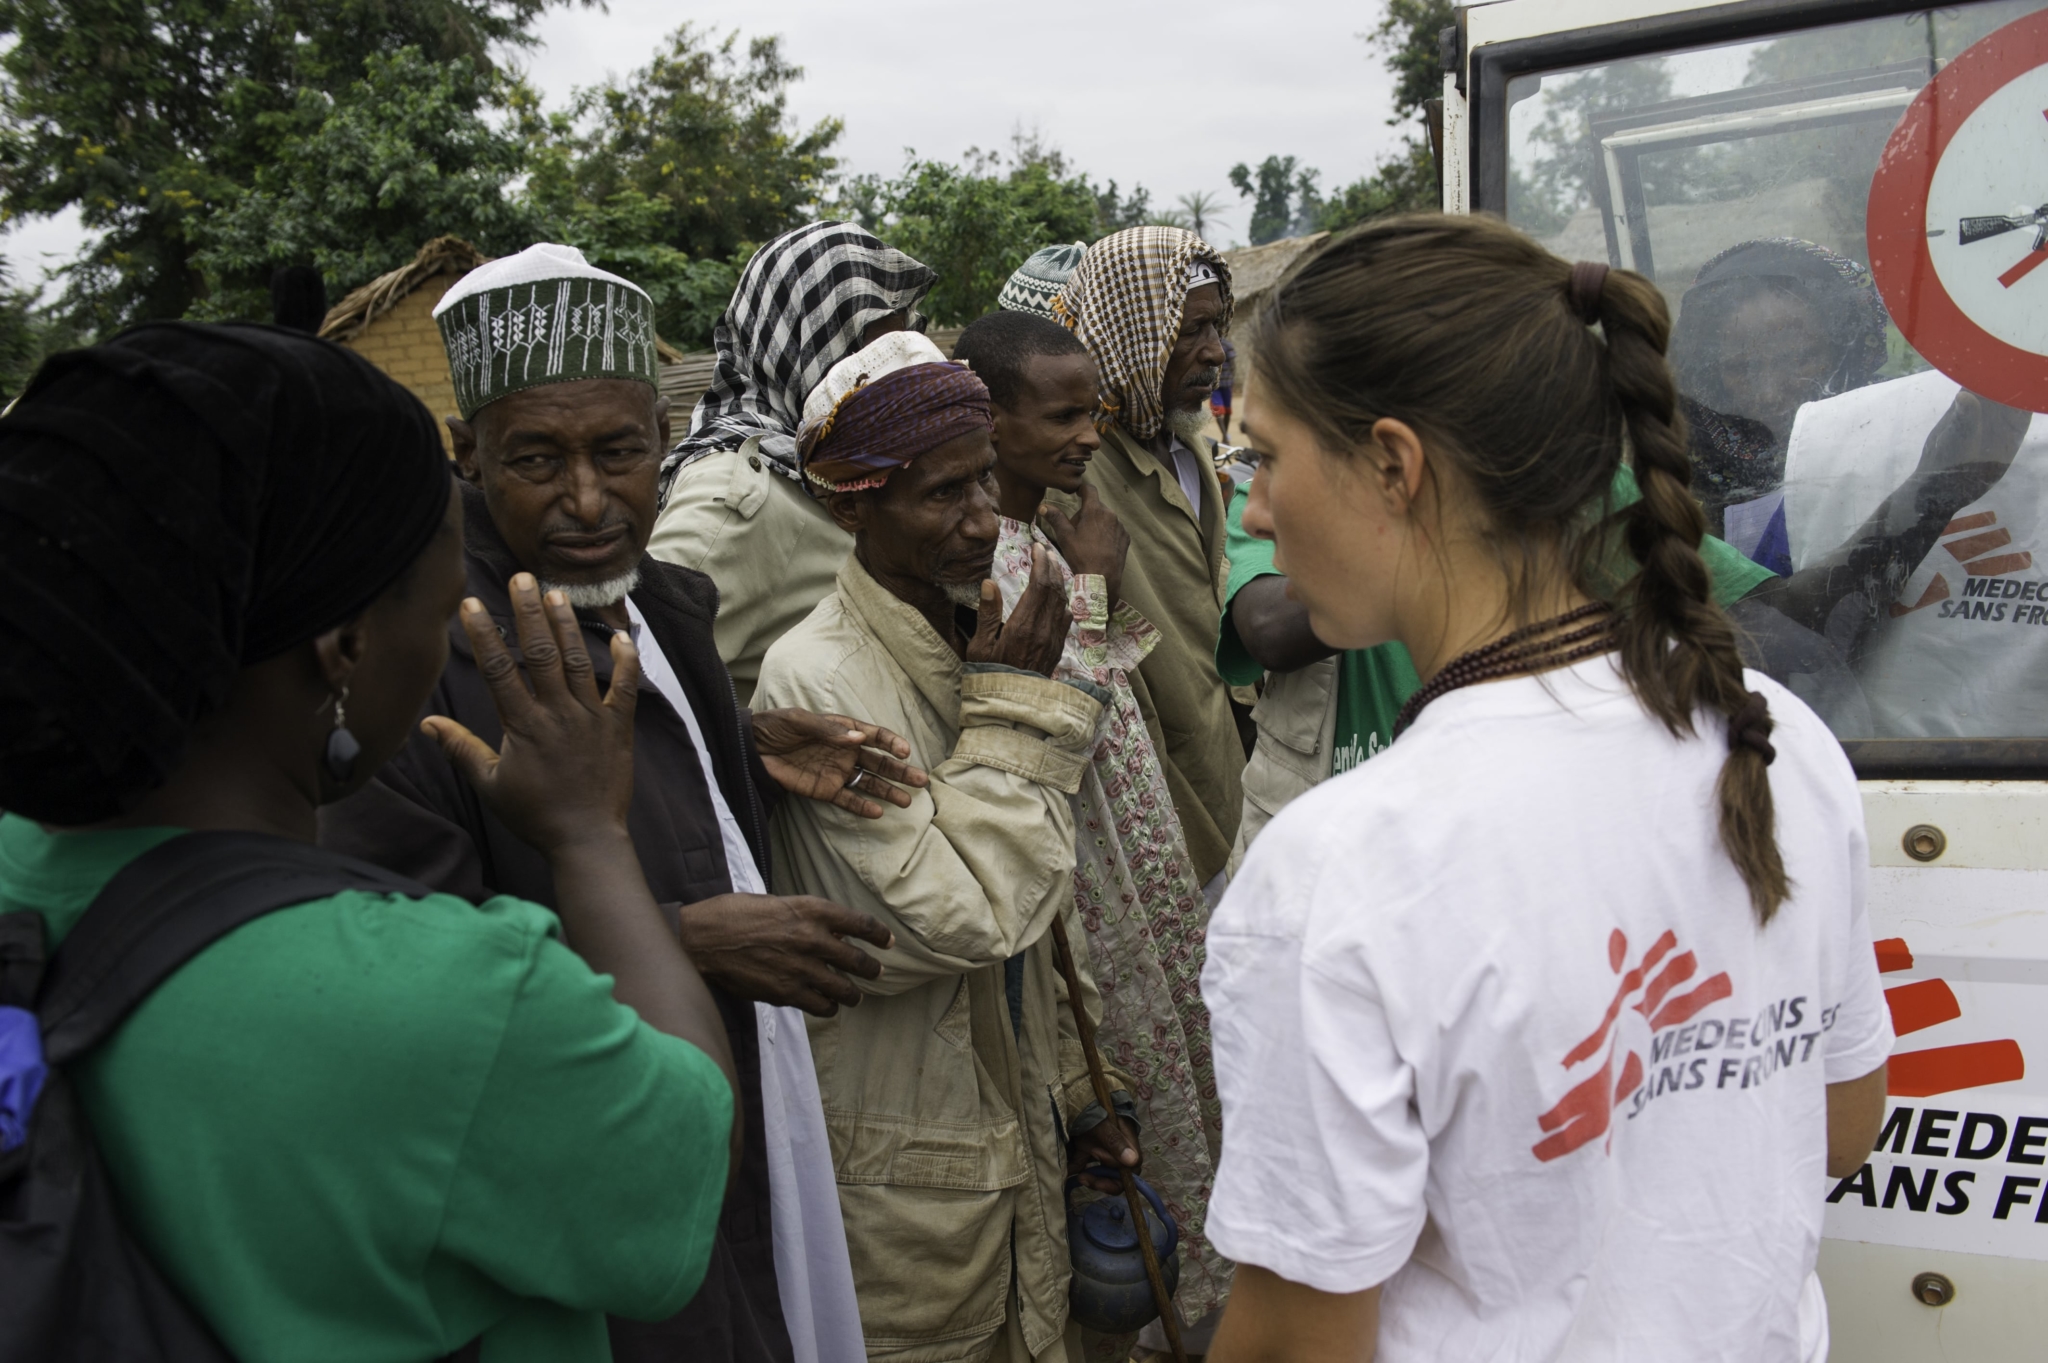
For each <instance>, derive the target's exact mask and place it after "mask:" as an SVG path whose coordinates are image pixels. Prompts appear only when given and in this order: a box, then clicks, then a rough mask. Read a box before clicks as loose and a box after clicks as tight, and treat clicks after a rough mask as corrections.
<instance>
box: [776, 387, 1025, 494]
mask: <svg viewBox="0 0 2048 1363" xmlns="http://www.w3.org/2000/svg"><path fill="white" fill-rule="evenodd" d="M994 425H995V411H994V409H993V408H992V407H991V406H990V405H989V397H988V387H987V385H985V384H983V383H982V381H981V380H980V379H979V378H976V377H975V374H974V371H973V370H971V369H969V368H968V367H967V366H966V365H964V364H954V363H952V362H951V361H947V362H945V363H942V364H914V365H910V366H908V367H907V368H903V369H897V370H894V371H892V372H890V373H887V374H884V375H882V377H880V378H878V379H876V380H874V381H873V382H872V383H862V384H859V385H857V386H855V387H854V388H852V389H851V390H849V391H848V392H847V393H846V395H845V396H844V397H842V398H840V399H839V401H838V402H837V403H835V404H833V406H832V409H831V410H830V411H829V412H828V413H826V415H825V417H824V418H823V420H821V421H818V422H816V423H814V424H812V425H809V426H806V427H805V428H804V435H803V440H802V446H803V461H804V462H803V470H804V475H805V476H806V477H808V478H809V479H810V480H811V482H812V483H813V484H814V485H816V486H817V487H819V488H821V489H823V490H825V491H828V492H859V491H862V490H863V489H866V488H871V487H880V486H882V484H884V483H886V482H888V481H889V475H890V474H892V473H894V472H895V471H896V470H897V469H900V468H902V467H903V466H904V465H906V464H908V463H910V461H911V460H913V459H915V458H917V456H919V455H920V454H924V453H925V452H927V451H929V450H934V449H937V448H938V447H939V446H941V445H943V444H945V443H946V442H947V441H948V440H953V439H956V438H957V437H959V436H963V435H971V434H972V433H974V432H975V431H986V430H990V429H992V428H993V427H994Z"/></svg>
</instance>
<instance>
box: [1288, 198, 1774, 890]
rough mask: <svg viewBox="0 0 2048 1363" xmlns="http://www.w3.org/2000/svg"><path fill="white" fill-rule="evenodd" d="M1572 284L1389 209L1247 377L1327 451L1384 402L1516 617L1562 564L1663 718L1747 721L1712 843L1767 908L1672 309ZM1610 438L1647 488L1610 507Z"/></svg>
mask: <svg viewBox="0 0 2048 1363" xmlns="http://www.w3.org/2000/svg"><path fill="white" fill-rule="evenodd" d="M1582 273H1583V272H1582ZM1580 292H1581V294H1582V295H1583V296H1582V297H1581V298H1580V299H1578V300H1577V302H1576V304H1575V300H1574V298H1573V296H1572V295H1573V269H1572V266H1570V265H1569V264H1567V263H1566V262H1564V261H1562V260H1560V259H1558V258H1557V257H1556V256H1554V255H1552V254H1551V253H1550V252H1548V251H1546V250H1544V249H1543V248H1542V247H1541V246H1539V245H1537V244H1536V243H1535V242H1533V241H1531V240H1530V239H1529V238H1528V237H1526V236H1524V235H1522V234H1521V233H1520V232H1518V231H1516V230H1515V229H1514V228H1512V227H1509V226H1508V225H1507V224H1506V223H1504V222H1501V221H1499V220H1498V219H1494V218H1487V217H1448V216H1444V215H1441V214H1418V215H1414V216H1404V217H1397V218H1384V219H1380V220H1377V221H1375V222H1371V223H1367V224H1365V225H1364V226H1362V227H1359V228H1357V229H1354V230H1353V231H1352V232H1350V233H1347V234H1346V235H1344V236H1342V237H1339V238H1337V239H1335V240H1333V241H1332V242H1330V243H1329V244H1328V245H1327V246H1325V247H1324V248H1323V249H1322V250H1321V251H1319V252H1317V253H1316V254H1315V255H1313V256H1311V257H1309V258H1308V259H1306V260H1305V261H1303V262H1302V263H1301V264H1299V265H1297V266H1296V267H1295V268H1294V270H1293V271H1292V272H1291V273H1290V274H1289V275H1288V277H1287V278H1286V279H1285V280H1283V281H1282V282H1281V284H1280V286H1279V288H1278V289H1276V290H1275V292H1274V295H1273V298H1272V299H1271V301H1269V302H1268V303H1267V304H1266V306H1265V308H1264V309H1263V310H1262V311H1261V313H1260V315H1259V316H1258V318H1257V319H1256V320H1255V322H1254V323H1253V327H1252V344H1251V346H1250V347H1248V348H1249V349H1251V350H1252V351H1253V352H1254V353H1255V354H1256V356H1257V366H1258V377H1259V384H1260V386H1261V388H1262V389H1263V390H1264V391H1265V392H1266V393H1267V394H1268V395H1269V397H1270V398H1271V399H1272V400H1273V401H1275V402H1276V403H1277V404H1278V405H1279V406H1281V407H1283V408H1285V409H1286V410H1288V412H1289V413H1290V414H1291V415H1292V416H1294V417H1295V419H1297V420H1300V421H1302V422H1303V423H1304V424H1306V425H1307V426H1308V427H1309V428H1310V429H1311V430H1313V431H1314V432H1315V433H1316V435H1317V437H1318V438H1319V439H1320V441H1321V442H1322V444H1323V445H1324V446H1325V447H1326V448H1328V449H1331V450H1348V449H1355V448H1358V447H1359V446H1360V445H1362V444H1363V443H1364V442H1365V441H1366V440H1367V439H1368V438H1369V432H1370V431H1371V429H1372V425H1373V423H1374V422H1375V421H1377V420H1379V419H1380V418H1382V417H1395V418H1398V419H1400V420H1402V421H1404V422H1406V423H1408V424H1409V425H1410V426H1412V427H1413V428H1414V429H1415V430H1416V432H1417V433H1418V434H1419V435H1420V436H1421V437H1422V439H1423V440H1424V442H1425V444H1426V445H1427V446H1428V447H1429V449H1430V451H1431V453H1432V455H1434V456H1435V457H1436V458H1437V459H1441V460H1443V461H1445V462H1446V463H1447V464H1448V465H1449V466H1450V467H1451V468H1454V469H1455V470H1456V472H1457V475H1458V476H1459V478H1461V479H1462V480H1463V481H1464V482H1465V483H1466V484H1467V485H1469V486H1470V487H1471V489H1472V492H1473V496H1474V497H1475V499H1476V500H1477V503H1478V509H1479V511H1480V513H1481V515H1480V519H1481V520H1482V521H1483V524H1484V529H1483V533H1484V535H1485V536H1486V541H1487V544H1488V545H1489V547H1490V548H1491V549H1492V551H1493V553H1494V555H1495V558H1496V560H1497V561H1498V562H1499V564H1500V567H1501V569H1502V572H1503V574H1504V575H1505V577H1506V579H1507V581H1508V583H1509V585H1510V589H1511V595H1510V601H1511V612H1512V613H1513V615H1514V616H1515V618H1514V620H1513V621H1512V622H1511V623H1513V624H1515V625H1527V624H1530V623H1532V622H1531V620H1530V618H1529V612H1528V609H1527V603H1528V601H1529V600H1530V599H1531V598H1532V597H1533V596H1534V595H1535V592H1536V590H1537V589H1538V588H1539V587H1541V586H1544V585H1546V583H1547V581H1549V580H1554V579H1555V577H1556V575H1557V574H1559V573H1562V574H1565V575H1566V576H1568V577H1569V578H1570V580H1571V581H1572V582H1573V584H1574V585H1576V586H1577V587H1578V588H1579V589H1580V590H1581V591H1583V592H1584V593H1585V594H1587V595H1588V596H1591V597H1594V598H1596V599H1607V600H1611V601H1613V602H1614V604H1615V605H1616V606H1617V607H1618V608H1619V610H1620V612H1621V620H1620V623H1619V626H1618V628H1617V630H1616V639H1617V641H1618V644H1619V648H1620V664H1621V668H1622V671H1623V673H1624V675H1625V676H1626V677H1627V678H1628V681H1629V685H1630V687H1631V688H1632V689H1633V691H1634V692H1635V695H1636V697H1637V699H1638V700H1640V701H1641V702H1642V704H1643V707H1644V708H1645V709H1646V710H1648V711H1649V712H1650V713H1651V714H1652V715H1654V716H1656V718H1657V719H1658V720H1660V721H1661V722H1662V723H1663V724H1664V726H1665V727H1666V728H1667V729H1669V730H1670V731H1671V732H1672V733H1673V734H1674V735H1686V734H1690V733H1692V732H1693V731H1694V715H1695V713H1696V712H1697V711H1699V710H1701V709H1706V710H1711V711H1715V712H1717V713H1719V714H1720V715H1722V716H1724V717H1725V718H1726V719H1727V720H1728V721H1730V729H1731V732H1736V733H1739V734H1744V735H1748V736H1749V737H1748V741H1745V742H1740V743H1734V744H1731V746H1730V751H1729V755H1728V759H1727V761H1726V763H1725V764H1724V765H1723V767H1722V769H1721V777H1720V781H1719V783H1718V789H1717V793H1718V798H1719V802H1720V832H1721V842H1722V845H1723V846H1724V847H1726V848H1727V851H1728V855H1729V857H1730V858H1731V859H1732V860H1733V861H1734V863H1735V866H1736V869H1737V870H1738V871H1740V872H1741V874H1742V878H1743V882H1744V883H1745V884H1746V885H1747V886H1748V889H1749V896H1750V903H1751V905H1752V907H1753V908H1754V909H1755V912H1756V916H1757V920H1758V921H1759V922H1760V923H1768V922H1769V921H1770V920H1771V917H1772V915H1773V914H1775V913H1776V912H1777V909H1778V906H1779V905H1780V904H1782V903H1783V902H1784V900H1785V898H1786V895H1787V893H1788V883H1787V880H1786V877H1785V866H1784V862H1783V859H1782V858H1781V857H1780V855H1779V852H1778V844H1777V836H1776V832H1775V822H1776V817H1775V813H1774V810H1773V808H1772V799H1771V787H1770V782H1769V780H1768V778H1767V775H1766V772H1765V770H1764V769H1765V766H1766V763H1767V757H1766V752H1767V749H1768V744H1767V742H1765V741H1764V736H1766V735H1767V734H1768V732H1769V724H1770V721H1769V718H1768V715H1767V714H1765V713H1762V712H1761V711H1760V708H1759V702H1760V701H1761V697H1752V694H1751V693H1750V691H1749V689H1748V687H1747V686H1746V685H1745V684H1744V681H1743V674H1742V661H1741V659H1740V657H1739V656H1738V655H1737V653H1736V646H1735V630H1734V627H1733V626H1732V625H1731V624H1730V623H1729V621H1728V618H1727V617H1726V616H1725V615H1723V614H1722V612H1721V609H1720V607H1718V606H1717V605H1715V604H1714V600H1713V596H1712V593H1711V586H1710V580H1709V577H1708V574H1707V568H1706V565H1705V563H1703V562H1702V561H1701V559H1700V555H1699V545H1700V540H1701V537H1702V536H1703V535H1704V533H1705V526H1706V522H1705V516H1704V514H1703V513H1702V512H1701V510H1700V507H1699V504H1698V503H1697V502H1696V501H1694V500H1693V498H1692V495H1691V493H1690V491H1689V486H1690V482H1691V476H1692V470H1691V463H1690V459H1689V457H1688V455H1687V452H1686V438H1685V428H1684V421H1683V418H1682V417H1681V416H1680V415H1679V414H1678V411H1677V402H1678V393H1677V388H1676V386H1675V385H1674V383H1673V381H1672V377H1671V370H1670V367H1669V365H1668V364H1667V363H1666V362H1665V346H1666V344H1667V342H1668V341H1669V338H1670V333H1671V321H1670V314H1669V311H1668V310H1667V308H1666V307H1665V304H1664V298H1663V295H1662V294H1660V293H1659V292H1658V291H1657V287H1656V286H1655V285H1654V284H1652V283H1651V282H1650V281H1649V280H1647V279H1645V278H1643V277H1642V276H1641V275H1638V274H1634V273H1632V272H1630V271H1626V270H1613V271H1609V272H1606V273H1605V277H1604V279H1603V278H1599V277H1598V276H1597V275H1586V276H1584V278H1583V279H1582V283H1581V285H1580ZM1582 307H1583V310H1584V312H1585V314H1586V315H1584V316H1582V315H1581V308H1582ZM1589 320H1597V322H1598V323H1599V331H1598V332H1597V333H1596V332H1595V331H1594V329H1593V328H1592V327H1591V326H1589V325H1588V321H1589ZM1624 443H1626V445H1627V446H1628V447H1629V448H1630V449H1631V450H1632V451H1633V453H1634V466H1635V474H1636V480H1637V482H1638V483H1639V484H1640V485H1641V488H1642V497H1641V499H1640V500H1639V501H1637V502H1636V503H1634V504H1633V505H1631V506H1629V507H1626V508H1623V509H1620V510H1616V509H1615V508H1614V507H1613V505H1612V503H1611V501H1610V500H1609V487H1610V484H1611V483H1612V481H1613V479H1614V475H1615V472H1616V470H1617V468H1618V467H1619V465H1620V463H1621V458H1622V450H1623V446H1624ZM1623 551H1625V557H1624V555H1623Z"/></svg>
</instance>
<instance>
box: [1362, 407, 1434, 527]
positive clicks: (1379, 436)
mask: <svg viewBox="0 0 2048 1363" xmlns="http://www.w3.org/2000/svg"><path fill="white" fill-rule="evenodd" d="M1358 453H1359V457H1360V458H1362V459H1363V460H1364V461H1365V463H1366V468H1367V471H1368V473H1369V475H1370V481H1371V483H1372V486H1373V488H1374V490H1375V491H1376V492H1377V493H1378V494H1379V495H1380V496H1381V497H1382V498H1384V499H1385V502H1386V507H1387V510H1388V511H1389V512H1390V513H1391V514H1393V515H1395V516H1400V517H1405V516H1407V515H1408V514H1409V512H1410V511H1411V510H1413V508H1414V506H1415V501H1416V499H1417V498H1418V497H1420V496H1421V495H1422V484H1423V481H1424V478H1425V476H1426V474H1427V472H1428V468H1429V454H1428V452H1427V451H1426V450H1424V449H1423V448H1422V437H1421V436H1419V435H1417V434H1416V433H1415V428H1414V427H1413V426H1410V425H1409V424H1408V423H1407V422H1405V421H1396V420H1395V419H1394V418H1392V417H1381V418H1380V419H1379V420H1378V421H1375V422H1374V423H1373V424H1372V439H1371V440H1369V441H1367V442H1366V444H1365V446H1364V448H1362V449H1361V450H1359V452H1358Z"/></svg>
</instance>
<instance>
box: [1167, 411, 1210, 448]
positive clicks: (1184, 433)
mask: <svg viewBox="0 0 2048 1363" xmlns="http://www.w3.org/2000/svg"><path fill="white" fill-rule="evenodd" d="M1166 429H1167V430H1169V431H1171V432H1173V434H1174V435H1175V436H1177V437H1178V438H1179V440H1180V443H1181V444H1183V445H1186V446H1187V447H1188V448H1189V449H1191V450H1193V449H1199V448H1201V447H1200V446H1198V445H1197V444H1196V443H1195V442H1196V441H1197V440H1200V439H1201V438H1203V437H1204V436H1206V435H1208V433H1209V413H1208V412H1207V411H1205V410H1204V409H1202V408H1200V407H1197V408H1195V409H1194V410H1193V411H1186V410H1183V409H1182V408H1179V407H1176V408H1174V409H1173V410H1172V411H1170V412H1168V413H1167V414H1166Z"/></svg>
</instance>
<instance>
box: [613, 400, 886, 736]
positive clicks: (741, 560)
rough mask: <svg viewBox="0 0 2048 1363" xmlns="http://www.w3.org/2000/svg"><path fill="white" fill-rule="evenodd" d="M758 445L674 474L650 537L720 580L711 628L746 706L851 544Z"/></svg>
mask: <svg viewBox="0 0 2048 1363" xmlns="http://www.w3.org/2000/svg"><path fill="white" fill-rule="evenodd" d="M759 443H760V442H759V440H758V438H756V439H754V440H749V441H747V443H746V444H744V445H742V446H740V447H739V448H738V449H736V450H719V451H717V452H715V453H712V454H708V455H706V456H704V457H703V458H702V459H699V460H698V461H697V462H696V463H694V464H691V465H689V466H688V467H686V468H684V469H683V470H682V471H680V472H679V473H677V474H676V480H675V484H674V486H673V487H671V488H670V489H669V494H668V502H667V504H666V505H664V506H663V507H662V511H661V518H660V519H659V520H657V521H656V522H655V523H654V535H653V538H651V539H650V540H649V541H648V543H647V552H648V553H650V554H652V555H654V556H655V557H656V558H658V559H661V560H662V561H663V562H666V563H680V564H681V565H683V567H685V568H695V569H696V570H697V571H698V572H700V573H703V574H705V575H706V576H707V577H709V578H710V579H711V581H712V583H713V584H714V585H716V586H717V588H718V620H717V623H716V624H715V625H714V626H713V629H712V635H713V638H714V639H715V640H716V641H717V644H718V655H719V656H720V657H721V658H723V659H725V666H726V670H728V671H729V672H731V673H732V684H733V687H734V689H735V690H736V691H738V693H739V702H740V704H741V705H751V704H752V703H753V694H754V684H755V681H756V679H757V678H758V677H759V676H760V675H761V658H762V655H764V654H766V653H767V652H768V646H769V645H770V644H772V643H774V642H775V641H776V640H777V639H780V638H781V637H782V636H783V634H785V633H786V632H787V631H788V630H789V628H790V626H792V625H794V624H796V622H797V621H799V620H801V619H803V618H804V617H805V616H806V615H809V614H810V613H811V607H813V606H815V605H817V604H818V602H820V601H822V600H824V598H825V596H826V594H827V593H829V592H830V591H831V590H832V583H833V580H834V579H835V578H836V577H837V576H838V574H839V565H840V564H842V563H844V562H846V556H847V554H848V553H849V552H851V551H852V549H853V540H852V538H851V537H850V536H848V535H847V533H846V532H845V531H844V530H841V529H840V528H839V527H838V526H837V525H835V524H833V522H832V517H831V516H830V515H829V514H828V513H827V512H826V510H825V504H824V503H823V502H821V501H816V500H814V499H812V498H810V497H807V496H805V495H804V490H803V489H802V488H800V487H798V486H797V485H796V484H795V483H794V482H793V481H791V480H790V479H788V478H785V477H784V476H783V475H781V474H779V473H776V472H774V471H773V470H771V469H770V468H769V467H768V459H767V457H766V456H765V455H762V454H760V453H759V452H758V450H757V448H756V447H757V446H758V445H759ZM846 713H847V714H859V713H860V711H858V710H849V711H847V712H846Z"/></svg>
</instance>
